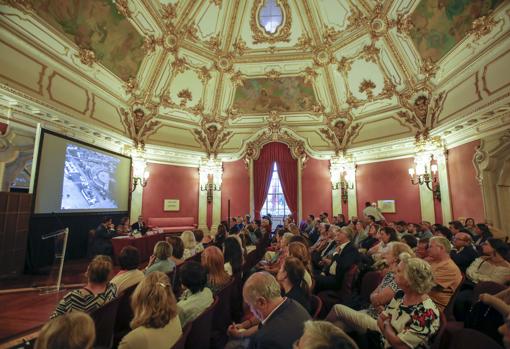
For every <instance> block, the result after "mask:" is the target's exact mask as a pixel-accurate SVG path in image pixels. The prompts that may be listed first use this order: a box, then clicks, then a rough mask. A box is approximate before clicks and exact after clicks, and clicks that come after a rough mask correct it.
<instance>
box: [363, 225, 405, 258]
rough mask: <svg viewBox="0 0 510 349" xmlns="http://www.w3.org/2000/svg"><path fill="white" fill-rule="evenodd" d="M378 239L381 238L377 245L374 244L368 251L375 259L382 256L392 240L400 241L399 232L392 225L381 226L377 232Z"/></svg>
mask: <svg viewBox="0 0 510 349" xmlns="http://www.w3.org/2000/svg"><path fill="white" fill-rule="evenodd" d="M377 239H378V240H379V242H378V243H377V245H374V246H373V247H372V248H371V249H370V250H368V252H367V254H368V255H369V256H372V258H373V259H374V260H378V259H379V258H380V256H381V254H382V253H383V252H384V249H385V248H386V246H387V245H388V243H390V242H391V241H398V237H397V232H396V231H395V229H393V228H390V227H381V228H380V229H379V231H378V232H377Z"/></svg>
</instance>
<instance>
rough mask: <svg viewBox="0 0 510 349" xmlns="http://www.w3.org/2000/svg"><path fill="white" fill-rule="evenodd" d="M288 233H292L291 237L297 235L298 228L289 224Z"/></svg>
mask: <svg viewBox="0 0 510 349" xmlns="http://www.w3.org/2000/svg"><path fill="white" fill-rule="evenodd" d="M289 233H292V235H299V228H298V226H297V225H295V224H294V223H290V224H289Z"/></svg>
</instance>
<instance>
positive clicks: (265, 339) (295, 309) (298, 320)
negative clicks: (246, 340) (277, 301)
mask: <svg viewBox="0 0 510 349" xmlns="http://www.w3.org/2000/svg"><path fill="white" fill-rule="evenodd" d="M306 320H310V314H308V312H307V311H306V310H305V308H303V307H302V306H301V304H299V303H298V302H296V301H295V300H292V299H290V298H287V299H286V300H285V302H284V303H283V304H282V305H280V307H279V308H278V309H276V311H275V312H274V313H273V314H271V316H270V317H269V319H267V322H266V323H265V324H264V325H263V326H261V327H260V328H259V330H258V331H257V332H256V333H255V334H254V335H253V336H252V337H251V339H250V345H249V346H248V348H249V349H290V348H292V344H293V343H294V342H295V341H296V340H297V339H299V338H300V337H301V335H302V334H303V324H304V322H305V321H306Z"/></svg>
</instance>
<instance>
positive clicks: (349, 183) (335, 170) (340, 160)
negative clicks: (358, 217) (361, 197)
mask: <svg viewBox="0 0 510 349" xmlns="http://www.w3.org/2000/svg"><path fill="white" fill-rule="evenodd" d="M330 163H331V165H330V168H329V171H330V175H331V189H332V190H338V189H340V191H341V193H340V195H341V198H342V202H343V203H346V202H347V200H348V190H352V189H354V181H355V174H356V166H355V165H354V162H353V161H352V157H351V156H349V157H345V156H343V155H342V156H340V157H333V158H331V160H330Z"/></svg>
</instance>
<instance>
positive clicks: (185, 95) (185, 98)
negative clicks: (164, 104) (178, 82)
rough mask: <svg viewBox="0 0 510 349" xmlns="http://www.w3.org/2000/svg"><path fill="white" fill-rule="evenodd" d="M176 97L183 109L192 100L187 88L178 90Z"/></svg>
mask: <svg viewBox="0 0 510 349" xmlns="http://www.w3.org/2000/svg"><path fill="white" fill-rule="evenodd" d="M177 97H178V98H180V100H181V102H180V103H179V106H180V107H185V106H186V104H187V103H188V102H190V101H191V100H192V99H193V95H192V94H191V91H190V90H189V89H187V88H185V89H183V90H180V91H179V92H178V93H177Z"/></svg>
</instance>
